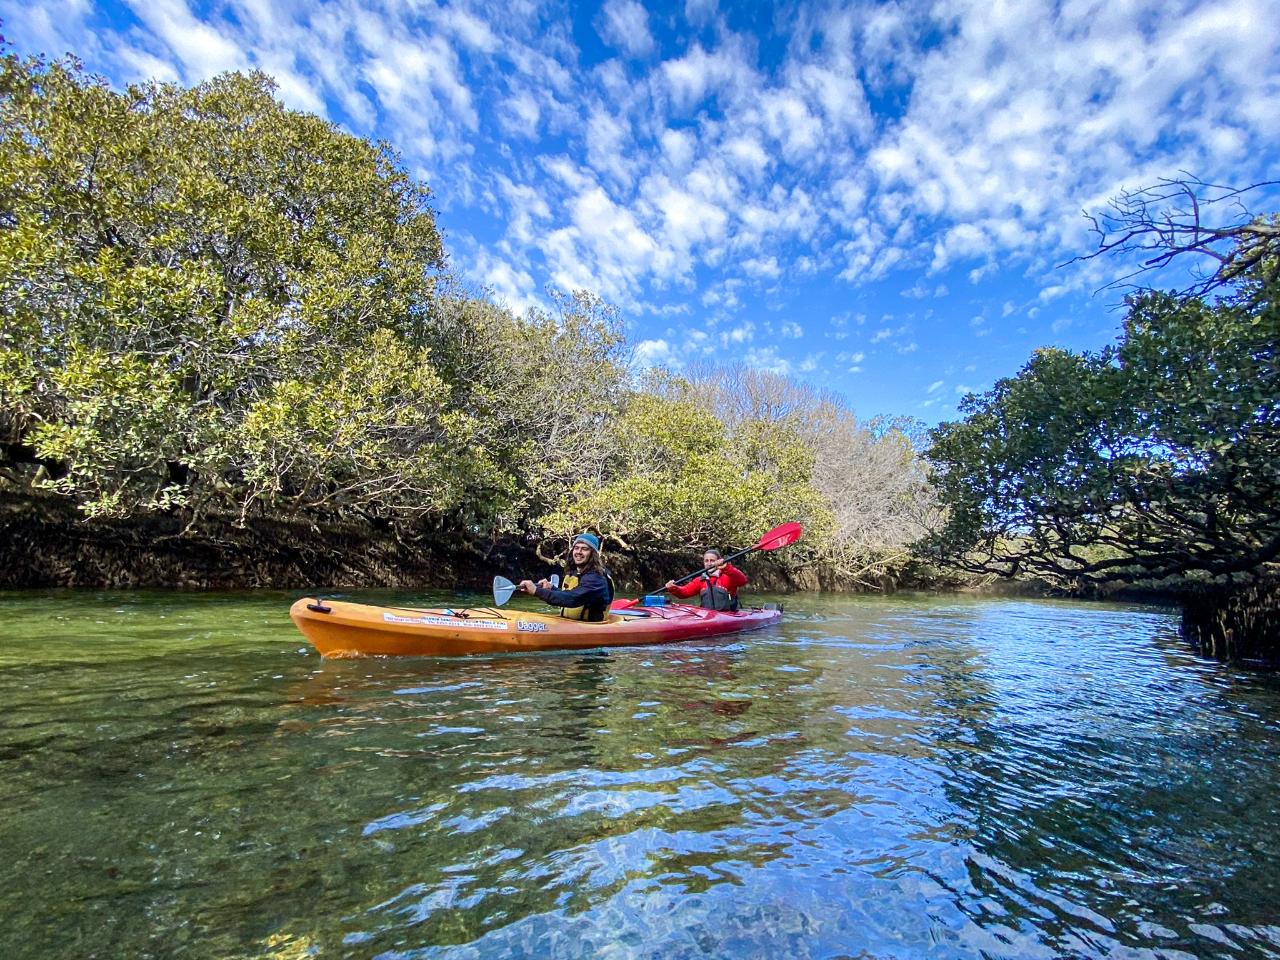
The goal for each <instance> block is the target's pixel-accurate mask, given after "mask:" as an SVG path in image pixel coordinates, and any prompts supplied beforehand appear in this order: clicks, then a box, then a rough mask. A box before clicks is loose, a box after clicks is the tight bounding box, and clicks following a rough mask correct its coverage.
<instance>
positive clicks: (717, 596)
mask: <svg viewBox="0 0 1280 960" xmlns="http://www.w3.org/2000/svg"><path fill="white" fill-rule="evenodd" d="M698 599H699V601H700V602H701V604H702V606H703V608H704V609H707V610H737V609H738V598H737V597H734V596H731V595H730V594H729V591H728V590H726V589H725V588H724V587H721V586H719V585H717V584H714V583H710V582H706V583H704V584H703V587H702V592H701V593H700V594H698Z"/></svg>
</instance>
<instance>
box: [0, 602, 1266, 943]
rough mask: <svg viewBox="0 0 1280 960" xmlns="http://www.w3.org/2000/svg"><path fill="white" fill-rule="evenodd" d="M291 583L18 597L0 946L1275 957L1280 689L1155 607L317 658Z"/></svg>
mask: <svg viewBox="0 0 1280 960" xmlns="http://www.w3.org/2000/svg"><path fill="white" fill-rule="evenodd" d="M363 597H364V598H365V599H371V600H374V601H375V602H421V601H424V600H430V601H433V602H444V603H448V604H450V605H454V606H457V605H458V604H459V603H460V599H459V597H457V596H456V595H452V594H450V595H443V594H437V595H433V596H428V597H423V596H421V595H417V596H413V597H409V596H405V595H403V594H399V595H393V594H365V595H363ZM292 599H293V595H286V594H264V593H255V594H243V595H227V596H211V595H199V594H145V593H111V594H107V593H87V592H75V593H40V594H34V593H24V594H0V612H3V614H4V617H5V623H6V628H5V630H4V632H3V635H2V636H0V916H3V917H4V923H3V924H0V956H3V957H6V958H11V960H17V958H27V957H31V958H35V957H40V958H47V957H104V958H105V957H112V958H114V957H157V958H159V957H166V958H167V957H192V958H204V957H210V958H212V957H217V958H229V957H235V958H239V957H274V958H281V960H284V958H289V960H292V958H303V957H357V958H363V957H383V958H435V957H447V958H471V957H504V958H505V957H575V958H576V957H588V956H590V957H618V958H623V957H626V958H630V957H644V958H679V957H777V958H792V957H794V958H806V957H831V958H835V957H865V958H899V957H919V956H929V957H1045V958H1051V957H1099V956H1108V957H1151V958H1154V957H1167V958H1182V957H1280V762H1278V761H1280V678H1277V677H1276V676H1274V675H1270V676H1268V675H1258V674H1250V673H1247V672H1243V671H1238V670H1234V669H1231V668H1225V667H1221V666H1219V665H1216V664H1212V663H1206V662H1204V661H1200V660H1197V659H1196V658H1194V657H1193V656H1191V655H1190V654H1189V653H1188V652H1187V651H1186V650H1185V649H1184V648H1183V646H1182V644H1181V643H1180V641H1179V640H1178V639H1177V622H1176V618H1175V617H1174V616H1173V614H1171V613H1170V612H1168V611H1163V610H1159V609H1152V608H1143V607H1126V606H1115V605H1086V604H1072V603H1058V602H1039V601H1023V600H1016V601H1010V600H981V599H969V598H936V597H921V596H900V597H890V598H866V597H830V596H800V597H791V598H787V617H786V619H785V621H784V623H783V625H782V626H781V627H778V628H775V629H770V630H767V631H762V632H759V633H754V634H747V635H744V636H742V637H739V638H736V639H729V640H720V641H717V642H693V643H686V644H680V645H675V646H669V647H638V648H631V649H625V650H613V651H610V652H606V653H588V654H582V653H559V654H539V655H526V656H510V655H508V656H495V657H486V658H473V659H459V660H431V659H399V660H396V659H385V660H362V661H333V662H324V661H322V660H321V659H320V658H319V657H318V656H317V655H315V654H314V653H313V652H311V651H310V649H309V648H308V647H307V645H306V644H305V641H303V639H302V637H301V635H300V634H298V633H297V632H296V631H295V629H294V628H293V626H292V624H291V623H290V622H289V620H288V617H287V614H286V611H287V607H288V603H289V602H290V601H291V600H292Z"/></svg>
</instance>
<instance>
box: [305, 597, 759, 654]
mask: <svg viewBox="0 0 1280 960" xmlns="http://www.w3.org/2000/svg"><path fill="white" fill-rule="evenodd" d="M289 616H290V617H291V618H292V619H293V622H294V623H295V624H297V627H298V629H299V630H301V631H302V635H303V636H305V637H306V638H307V640H308V641H310V643H311V645H312V646H313V647H315V648H316V650H318V651H319V652H320V654H321V655H322V656H325V657H367V656H413V657H460V656H467V655H468V654H477V653H481V654H483V653H518V652H527V651H536V650H591V649H595V648H598V647H629V646H635V645H638V644H654V643H675V642H678V641H680V640H694V639H701V638H705V637H716V636H721V635H724V634H729V633H738V632H741V631H743V630H758V629H760V628H761V627H768V626H772V625H773V624H775V623H777V622H778V621H779V620H781V619H782V611H781V610H772V609H770V610H764V609H744V610H741V611H733V612H719V611H715V610H703V609H702V608H701V607H692V606H687V605H685V604H671V605H669V606H665V607H636V608H633V609H622V610H620V609H618V607H617V605H616V604H615V609H614V610H612V611H610V614H609V616H608V618H607V619H606V620H605V621H604V622H603V623H585V622H583V621H580V620H565V619H564V618H563V617H559V616H555V615H550V614H542V613H525V612H522V611H518V610H506V611H503V610H497V609H493V608H484V609H476V610H463V611H453V610H446V609H419V608H404V607H378V606H371V605H368V604H363V603H345V602H343V601H340V600H323V601H321V600H317V599H316V598H313V597H303V598H302V599H301V600H299V601H297V602H296V603H295V604H294V605H293V606H292V607H290V609H289Z"/></svg>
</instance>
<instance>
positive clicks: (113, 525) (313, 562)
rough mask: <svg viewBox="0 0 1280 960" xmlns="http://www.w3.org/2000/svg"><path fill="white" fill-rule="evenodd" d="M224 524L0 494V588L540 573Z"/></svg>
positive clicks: (764, 567) (840, 588)
mask: <svg viewBox="0 0 1280 960" xmlns="http://www.w3.org/2000/svg"><path fill="white" fill-rule="evenodd" d="M233 520H234V518H231V517H217V516H209V517H204V518H201V519H200V520H199V521H198V522H196V523H192V522H191V519H190V517H188V516H185V515H182V514H176V513H175V514H150V515H147V516H145V517H141V518H131V519H130V520H128V521H110V520H93V521H88V520H85V519H84V517H83V516H82V515H80V514H79V513H77V512H76V511H75V510H74V509H73V508H72V507H71V505H70V504H69V503H68V502H66V501H64V500H61V499H59V498H55V497H40V498H28V497H19V496H14V495H12V494H5V495H0V589H7V590H15V589H16V590H20V589H32V588H44V587H100V588H144V587H147V588H149V587H169V588H181V589H189V590H191V589H195V590H239V589H297V590H308V589H319V588H344V589H355V588H378V587H389V588H397V587H409V588H446V589H459V588H462V589H483V588H486V586H487V584H488V583H489V582H491V581H492V579H493V577H494V576H495V575H497V574H501V575H504V576H517V575H520V574H525V573H527V574H530V575H533V574H534V573H536V572H537V571H539V570H543V569H546V566H547V565H546V564H545V563H544V562H543V561H542V560H540V559H539V558H538V556H537V555H536V553H535V546H536V544H535V543H534V542H533V541H530V540H527V539H524V538H521V537H518V536H507V537H499V538H492V539H484V540H481V539H470V540H468V539H467V538H465V537H463V536H460V535H459V534H457V533H456V532H446V531H440V532H439V533H436V534H434V535H433V534H431V533H430V532H424V533H422V534H421V535H419V536H418V537H417V538H414V539H408V538H405V537H403V536H397V535H395V534H394V533H390V532H386V531H381V530H378V529H376V528H374V527H373V526H372V525H367V524H354V523H352V524H342V525H330V526H325V527H320V526H314V525H311V524H308V523H305V522H297V521H295V522H289V521H280V520H255V521H253V522H252V523H250V524H248V525H246V526H237V525H236V523H235V522H233ZM606 560H607V562H608V564H609V566H610V569H611V570H612V571H613V574H614V577H615V579H616V581H617V583H618V586H619V589H623V590H628V591H640V590H644V589H652V588H654V587H657V586H658V585H659V584H661V583H663V582H665V581H666V580H667V579H668V578H669V577H673V576H679V575H682V574H684V573H687V572H689V570H690V569H692V567H693V566H695V565H696V563H697V557H696V556H694V555H693V554H691V553H689V552H687V551H684V552H679V553H668V552H646V553H636V554H621V553H618V552H616V551H613V552H611V551H607V552H606ZM744 567H746V569H747V572H748V574H749V575H750V576H751V580H752V584H753V586H754V587H755V588H756V589H759V590H764V591H774V592H791V591H797V590H822V591H833V592H868V591H875V592H889V591H892V590H897V589H959V588H963V587H964V586H965V584H964V583H963V582H958V581H955V580H949V579H947V578H945V577H943V576H942V575H941V574H938V573H936V572H934V571H928V570H918V569H908V570H905V571H903V572H901V573H900V574H899V575H897V576H894V577H883V578H880V579H877V580H874V581H871V582H870V583H868V582H866V581H865V580H854V579H853V578H852V577H849V576H846V575H842V574H841V573H840V572H839V571H835V570H832V569H829V568H827V567H824V566H822V565H821V564H811V565H806V566H803V567H799V568H797V567H795V566H787V565H784V564H783V563H781V562H779V560H778V558H775V557H773V556H771V555H769V554H764V553H758V554H755V555H753V556H752V557H750V558H749V560H748V561H746V562H745V563H744Z"/></svg>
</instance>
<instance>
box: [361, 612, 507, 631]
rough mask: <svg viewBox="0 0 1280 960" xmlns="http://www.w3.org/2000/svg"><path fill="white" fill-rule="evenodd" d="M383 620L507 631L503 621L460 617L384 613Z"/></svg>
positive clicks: (427, 625) (466, 628)
mask: <svg viewBox="0 0 1280 960" xmlns="http://www.w3.org/2000/svg"><path fill="white" fill-rule="evenodd" d="M382 619H383V620H384V621H385V622H387V623H405V624H412V625H414V626H419V625H421V626H426V627H460V628H462V629H464V630H505V629H507V625H506V623H505V622H503V621H501V620H463V619H461V618H459V617H402V616H400V614H398V613H384V614H383V615H382Z"/></svg>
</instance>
